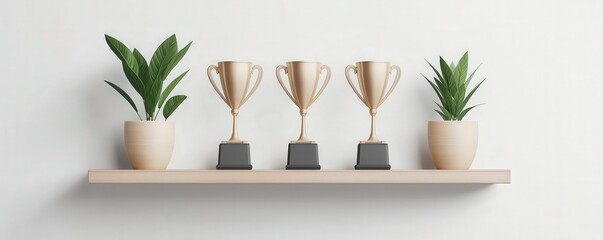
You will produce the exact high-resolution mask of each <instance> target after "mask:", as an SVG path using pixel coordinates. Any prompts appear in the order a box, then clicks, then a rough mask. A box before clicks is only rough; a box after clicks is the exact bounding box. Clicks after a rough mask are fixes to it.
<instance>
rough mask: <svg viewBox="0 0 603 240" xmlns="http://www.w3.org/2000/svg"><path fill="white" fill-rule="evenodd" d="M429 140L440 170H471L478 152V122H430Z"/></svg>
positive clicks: (434, 159) (430, 148)
mask: <svg viewBox="0 0 603 240" xmlns="http://www.w3.org/2000/svg"><path fill="white" fill-rule="evenodd" d="M427 136H428V137H427V138H428V142H429V152H430V153H431V159H432V160H433V163H434V164H435V166H436V168H438V169H450V170H466V169H469V167H470V166H471V163H472V162H473V159H474V158H475V152H476V150H477V136H478V130H477V122H476V121H429V123H428V126H427Z"/></svg>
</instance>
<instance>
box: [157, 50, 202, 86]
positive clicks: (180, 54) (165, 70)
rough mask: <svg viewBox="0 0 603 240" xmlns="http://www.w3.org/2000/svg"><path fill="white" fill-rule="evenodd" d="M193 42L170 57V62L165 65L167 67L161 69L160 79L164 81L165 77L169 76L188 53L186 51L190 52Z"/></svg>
mask: <svg viewBox="0 0 603 240" xmlns="http://www.w3.org/2000/svg"><path fill="white" fill-rule="evenodd" d="M192 43H193V42H190V43H188V44H187V45H186V46H185V47H184V48H182V50H180V51H179V52H178V53H176V55H174V56H173V57H172V58H171V59H170V61H169V63H168V64H167V65H166V66H165V68H163V69H161V70H159V75H158V79H160V80H162V81H163V80H165V78H167V76H168V75H169V74H170V72H171V71H172V70H173V69H174V67H176V65H177V64H178V63H179V62H180V60H181V59H182V58H183V57H184V55H185V54H186V52H188V49H189V48H190V47H191V44H192Z"/></svg>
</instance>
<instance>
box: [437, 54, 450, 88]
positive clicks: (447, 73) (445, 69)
mask: <svg viewBox="0 0 603 240" xmlns="http://www.w3.org/2000/svg"><path fill="white" fill-rule="evenodd" d="M440 69H441V70H442V76H443V77H444V78H443V79H442V80H443V81H444V82H448V81H450V78H451V77H452V70H451V69H450V66H448V63H446V61H445V60H444V59H443V58H442V57H440Z"/></svg>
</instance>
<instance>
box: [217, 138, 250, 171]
mask: <svg viewBox="0 0 603 240" xmlns="http://www.w3.org/2000/svg"><path fill="white" fill-rule="evenodd" d="M252 168H253V167H252V166H251V157H250V156H249V144H248V143H221V144H220V152H219V153H218V165H217V166H216V169H219V170H223V169H231V170H232V169H240V170H250V169H252Z"/></svg>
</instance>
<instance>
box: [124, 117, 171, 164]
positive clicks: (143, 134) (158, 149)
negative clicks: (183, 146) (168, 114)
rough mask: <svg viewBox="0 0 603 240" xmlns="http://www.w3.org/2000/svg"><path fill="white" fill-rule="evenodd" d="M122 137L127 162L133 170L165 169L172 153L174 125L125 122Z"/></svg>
mask: <svg viewBox="0 0 603 240" xmlns="http://www.w3.org/2000/svg"><path fill="white" fill-rule="evenodd" d="M124 137H125V143H126V152H127V153H128V160H130V163H131V164H132V167H133V168H134V169H147V170H151V169H152V170H157V169H159V170H163V169H166V168H167V166H168V164H169V163H170V160H171V159H172V153H173V151H174V123H173V122H168V121H127V122H125V123H124Z"/></svg>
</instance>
